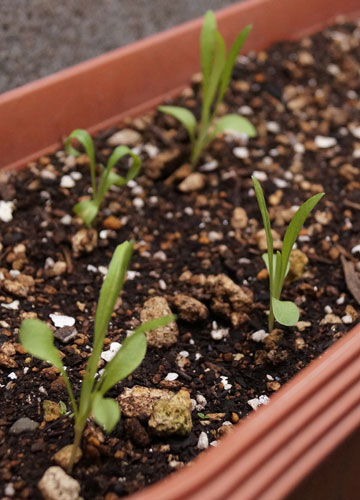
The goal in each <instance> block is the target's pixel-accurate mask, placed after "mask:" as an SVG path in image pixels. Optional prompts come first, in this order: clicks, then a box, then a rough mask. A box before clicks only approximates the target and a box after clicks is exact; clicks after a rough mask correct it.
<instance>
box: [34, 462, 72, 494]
mask: <svg viewBox="0 0 360 500" xmlns="http://www.w3.org/2000/svg"><path fill="white" fill-rule="evenodd" d="M38 487H39V490H40V492H41V494H42V496H43V498H44V500H59V499H61V500H78V498H79V494H80V484H79V483H78V482H77V481H76V480H75V479H73V478H72V477H71V476H68V475H67V474H66V473H65V472H64V471H63V470H62V468H61V467H58V466H53V467H49V468H48V469H47V471H46V472H45V474H44V475H43V477H42V478H41V479H40V481H39V483H38Z"/></svg>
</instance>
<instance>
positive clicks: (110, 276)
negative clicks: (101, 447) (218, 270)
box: [19, 241, 175, 472]
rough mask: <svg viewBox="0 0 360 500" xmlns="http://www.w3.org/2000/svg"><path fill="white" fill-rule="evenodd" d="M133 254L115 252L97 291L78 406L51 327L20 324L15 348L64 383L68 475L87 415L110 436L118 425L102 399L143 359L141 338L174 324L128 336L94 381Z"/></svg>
mask: <svg viewBox="0 0 360 500" xmlns="http://www.w3.org/2000/svg"><path fill="white" fill-rule="evenodd" d="M132 248H133V242H132V241H130V242H128V241H126V242H124V243H122V244H121V245H119V246H118V247H117V248H116V250H115V252H114V255H113V257H112V259H111V262H110V266H109V270H108V273H107V275H106V278H105V281H104V283H103V285H102V287H101V290H100V296H99V302H98V305H97V308H96V314H95V326H94V345H93V350H92V353H91V355H90V357H89V360H88V363H87V367H86V373H85V376H84V379H83V382H82V387H81V394H80V401H79V405H77V403H76V401H75V398H74V394H73V391H72V388H71V384H70V380H69V378H68V376H67V373H66V371H65V367H64V365H63V363H62V361H61V358H60V356H59V352H58V350H57V349H56V347H55V346H54V335H53V332H52V330H51V329H50V327H49V326H48V325H47V324H46V323H44V322H43V321H40V320H38V319H25V320H24V321H23V322H22V323H21V326H20V333H19V337H20V342H21V344H22V345H23V346H24V347H25V349H26V350H27V351H28V352H29V353H30V354H32V355H33V356H36V357H37V358H39V359H41V360H43V361H47V362H48V363H51V364H52V365H53V366H55V367H56V368H57V369H58V370H59V371H60V373H61V375H62V377H63V379H64V382H65V385H66V388H67V391H68V394H69V398H70V402H71V406H72V412H73V414H74V418H75V436H74V444H73V447H72V454H71V458H70V461H69V465H68V471H69V472H71V471H72V468H73V465H74V460H75V456H76V452H77V449H78V447H79V446H80V441H81V436H82V433H83V430H84V428H85V425H86V421H87V419H88V417H89V416H90V415H91V414H92V415H93V416H94V418H95V420H96V422H97V423H98V424H99V425H101V426H102V427H104V429H105V431H106V432H111V431H112V430H113V429H114V427H115V426H116V424H117V422H118V421H119V419H120V408H119V405H118V404H117V402H116V401H115V400H114V399H111V398H105V397H104V396H105V393H106V392H107V391H108V390H109V389H111V387H113V386H114V385H115V384H117V383H118V382H120V380H122V379H124V378H126V377H127V376H128V375H130V373H132V372H133V371H134V370H135V369H136V368H137V367H138V366H139V365H140V363H141V362H142V360H143V358H144V356H145V353H146V337H145V332H146V331H150V330H153V329H155V328H158V327H160V326H165V325H167V324H168V323H170V322H171V321H174V319H175V316H173V315H170V316H166V317H163V318H158V319H153V320H150V321H147V322H146V323H143V324H142V325H140V326H139V327H138V328H136V330H135V331H134V333H133V334H132V335H131V336H129V337H127V338H126V339H125V340H124V342H123V344H122V347H121V349H120V350H119V351H118V352H117V353H116V355H115V356H114V357H113V358H112V360H111V361H109V362H108V363H107V365H106V366H105V369H104V370H103V372H102V374H101V375H100V376H98V377H97V376H96V375H97V367H98V363H99V360H100V356H101V352H102V349H103V346H104V339H105V335H106V331H107V328H108V324H109V321H110V318H111V314H112V312H113V310H114V306H115V302H116V299H117V297H118V295H119V293H120V290H121V288H122V286H123V283H124V281H125V277H126V270H127V267H128V263H129V260H130V257H131V253H132Z"/></svg>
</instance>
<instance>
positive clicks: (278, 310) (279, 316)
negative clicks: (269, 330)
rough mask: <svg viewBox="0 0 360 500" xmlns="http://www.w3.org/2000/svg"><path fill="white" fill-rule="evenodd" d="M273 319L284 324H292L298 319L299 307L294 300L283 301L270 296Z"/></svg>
mask: <svg viewBox="0 0 360 500" xmlns="http://www.w3.org/2000/svg"><path fill="white" fill-rule="evenodd" d="M272 306H273V311H274V316H275V319H276V321H277V322H278V323H280V324H281V325H285V326H294V325H295V324H296V323H297V322H298V321H299V309H298V308H297V306H296V304H294V302H290V301H283V300H278V299H275V297H272Z"/></svg>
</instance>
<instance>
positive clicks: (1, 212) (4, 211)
mask: <svg viewBox="0 0 360 500" xmlns="http://www.w3.org/2000/svg"><path fill="white" fill-rule="evenodd" d="M14 208H15V205H14V202H12V201H4V200H0V220H2V221H3V222H10V221H11V220H12V218H13V216H12V214H13V211H14Z"/></svg>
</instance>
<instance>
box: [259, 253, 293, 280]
mask: <svg viewBox="0 0 360 500" xmlns="http://www.w3.org/2000/svg"><path fill="white" fill-rule="evenodd" d="M261 257H262V260H263V261H264V262H265V266H266V269H267V270H268V272H269V255H268V254H267V253H264V254H263V255H262V256H261ZM273 269H274V275H275V274H276V259H273ZM289 270H290V264H289V262H288V264H287V266H286V275H287V274H288V272H289ZM269 274H270V273H269ZM286 275H285V276H286Z"/></svg>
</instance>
